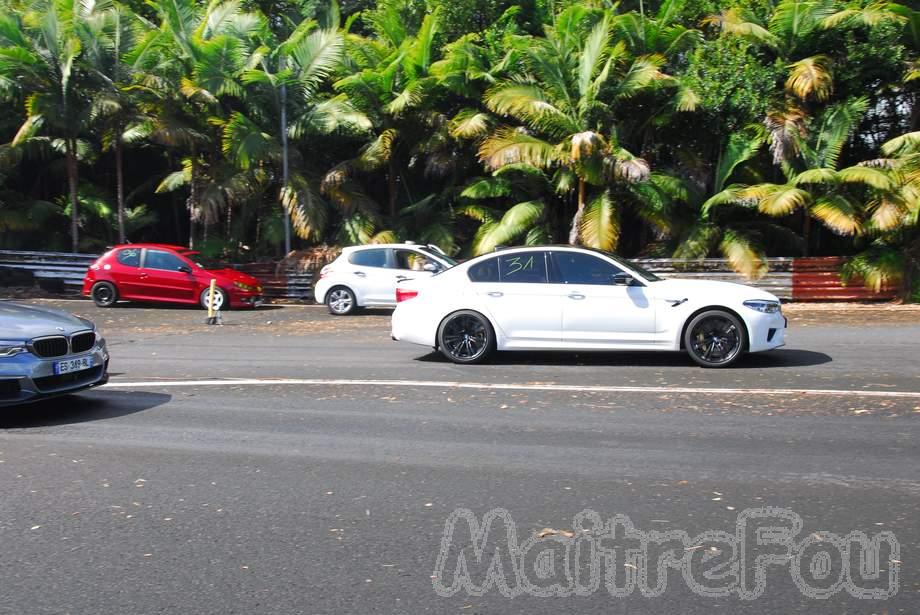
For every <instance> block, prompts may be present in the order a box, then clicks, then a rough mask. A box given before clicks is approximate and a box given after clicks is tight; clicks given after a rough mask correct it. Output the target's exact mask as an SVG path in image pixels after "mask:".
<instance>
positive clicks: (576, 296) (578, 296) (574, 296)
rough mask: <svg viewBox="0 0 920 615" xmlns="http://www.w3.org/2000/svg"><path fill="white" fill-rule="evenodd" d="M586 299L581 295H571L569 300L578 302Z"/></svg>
mask: <svg viewBox="0 0 920 615" xmlns="http://www.w3.org/2000/svg"><path fill="white" fill-rule="evenodd" d="M584 298H585V296H584V295H583V294H581V293H569V299H576V300H578V301H581V300H582V299H584Z"/></svg>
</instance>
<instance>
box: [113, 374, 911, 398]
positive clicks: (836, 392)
mask: <svg viewBox="0 0 920 615" xmlns="http://www.w3.org/2000/svg"><path fill="white" fill-rule="evenodd" d="M278 385H283V386H296V385H300V386H372V387H373V386H377V387H428V388H434V389H475V390H506V391H558V392H576V393H686V394H699V395H801V396H821V397H845V396H853V397H887V398H908V399H912V398H918V399H920V391H872V390H859V389H855V390H844V389H738V388H724V389H723V388H715V387H710V388H707V387H668V386H647V387H643V386H601V385H597V386H592V385H574V384H523V383H522V384H511V383H496V382H452V381H444V380H358V379H355V380H352V379H334V378H333V379H324V378H235V379H234V378H227V379H214V380H141V381H133V382H120V381H118V380H111V381H109V383H108V384H107V385H105V388H108V389H111V388H118V389H128V388H148V387H154V388H159V387H230V386H278Z"/></svg>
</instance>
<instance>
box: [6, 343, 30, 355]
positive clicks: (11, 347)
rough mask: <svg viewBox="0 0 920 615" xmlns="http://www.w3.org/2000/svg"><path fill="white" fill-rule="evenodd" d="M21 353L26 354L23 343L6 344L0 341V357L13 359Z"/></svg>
mask: <svg viewBox="0 0 920 615" xmlns="http://www.w3.org/2000/svg"><path fill="white" fill-rule="evenodd" d="M23 352H28V348H26V345H25V344H24V343H23V342H7V341H2V340H0V357H15V356H16V355H18V354H20V353H23Z"/></svg>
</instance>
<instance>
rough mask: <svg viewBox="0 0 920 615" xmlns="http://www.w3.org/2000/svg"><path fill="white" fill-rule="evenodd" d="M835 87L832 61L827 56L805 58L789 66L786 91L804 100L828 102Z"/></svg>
mask: <svg viewBox="0 0 920 615" xmlns="http://www.w3.org/2000/svg"><path fill="white" fill-rule="evenodd" d="M833 87H834V74H833V72H832V71H831V59H830V58H829V57H827V56H825V55H816V56H811V57H808V58H803V59H801V60H799V61H798V62H793V63H792V64H790V65H789V78H788V79H787V80H786V89H787V90H789V91H790V92H792V93H793V94H795V95H796V96H798V97H799V98H801V99H802V100H805V99H808V98H812V97H813V98H814V99H816V100H819V101H824V100H827V99H828V97H829V96H830V95H831V91H832V90H833Z"/></svg>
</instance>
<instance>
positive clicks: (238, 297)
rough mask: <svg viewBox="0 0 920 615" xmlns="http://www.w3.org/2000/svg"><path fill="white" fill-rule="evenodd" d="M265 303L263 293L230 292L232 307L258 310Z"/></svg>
mask: <svg viewBox="0 0 920 615" xmlns="http://www.w3.org/2000/svg"><path fill="white" fill-rule="evenodd" d="M264 302H265V300H264V298H263V297H262V293H261V292H247V291H244V290H239V289H234V290H232V291H230V307H235V308H241V307H243V308H248V307H252V308H256V307H259V306H260V305H262V304H263V303H264Z"/></svg>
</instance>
